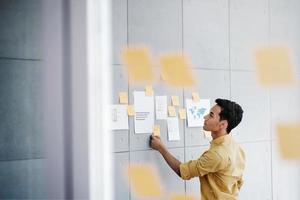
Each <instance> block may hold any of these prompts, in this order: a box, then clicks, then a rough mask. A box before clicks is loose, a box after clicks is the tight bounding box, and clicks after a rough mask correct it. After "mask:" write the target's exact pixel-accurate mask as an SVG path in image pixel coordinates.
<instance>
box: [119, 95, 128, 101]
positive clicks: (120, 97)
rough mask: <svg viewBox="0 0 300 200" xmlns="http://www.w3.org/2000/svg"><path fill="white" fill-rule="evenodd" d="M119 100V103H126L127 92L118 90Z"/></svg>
mask: <svg viewBox="0 0 300 200" xmlns="http://www.w3.org/2000/svg"><path fill="white" fill-rule="evenodd" d="M119 100H120V103H121V104H128V93H127V92H120V93H119Z"/></svg>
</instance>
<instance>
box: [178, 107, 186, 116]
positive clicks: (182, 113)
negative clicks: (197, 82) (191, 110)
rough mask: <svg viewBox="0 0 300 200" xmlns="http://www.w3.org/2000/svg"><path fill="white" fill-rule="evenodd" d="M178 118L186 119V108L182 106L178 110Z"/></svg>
mask: <svg viewBox="0 0 300 200" xmlns="http://www.w3.org/2000/svg"><path fill="white" fill-rule="evenodd" d="M179 118H180V119H186V110H185V109H184V108H182V109H180V110H179Z"/></svg>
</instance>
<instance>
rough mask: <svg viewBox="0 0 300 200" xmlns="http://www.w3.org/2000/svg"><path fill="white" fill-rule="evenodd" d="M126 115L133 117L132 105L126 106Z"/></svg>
mask: <svg viewBox="0 0 300 200" xmlns="http://www.w3.org/2000/svg"><path fill="white" fill-rule="evenodd" d="M127 113H128V116H134V115H135V110H134V106H133V105H128V106H127Z"/></svg>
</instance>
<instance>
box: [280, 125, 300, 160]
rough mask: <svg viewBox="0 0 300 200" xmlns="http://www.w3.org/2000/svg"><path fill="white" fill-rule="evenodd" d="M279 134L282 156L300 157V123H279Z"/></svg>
mask: <svg viewBox="0 0 300 200" xmlns="http://www.w3.org/2000/svg"><path fill="white" fill-rule="evenodd" d="M277 136H278V144H279V150H280V152H281V155H282V157H283V158H286V159H300V123H295V124H292V123H291V124H278V125H277Z"/></svg>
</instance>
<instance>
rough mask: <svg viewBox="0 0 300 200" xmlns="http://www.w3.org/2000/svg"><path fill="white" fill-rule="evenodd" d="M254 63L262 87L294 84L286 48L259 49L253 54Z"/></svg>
mask: <svg viewBox="0 0 300 200" xmlns="http://www.w3.org/2000/svg"><path fill="white" fill-rule="evenodd" d="M255 61H256V72H257V77H258V81H259V83H260V84H261V85H262V86H279V85H290V84H292V83H293V82H294V79H295V77H294V72H293V69H292V65H291V61H290V57H289V50H288V49H287V48H284V47H266V48H259V49H257V50H256V52H255Z"/></svg>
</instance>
